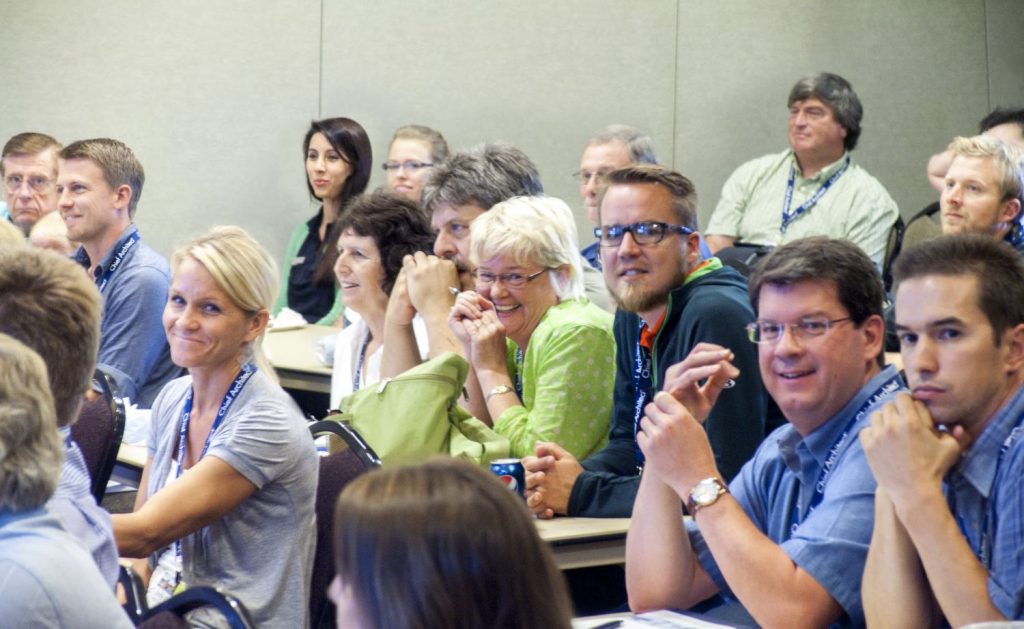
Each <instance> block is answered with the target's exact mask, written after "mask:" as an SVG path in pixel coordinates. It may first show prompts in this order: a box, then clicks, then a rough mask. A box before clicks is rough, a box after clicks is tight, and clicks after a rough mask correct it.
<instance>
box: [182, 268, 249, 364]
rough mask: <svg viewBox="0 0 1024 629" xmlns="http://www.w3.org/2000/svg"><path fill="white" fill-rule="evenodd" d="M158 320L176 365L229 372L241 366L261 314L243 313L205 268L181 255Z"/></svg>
mask: <svg viewBox="0 0 1024 629" xmlns="http://www.w3.org/2000/svg"><path fill="white" fill-rule="evenodd" d="M163 323H164V331H165V332H166V333H167V342H168V344H170V346H171V360H173V361H174V364H175V365H178V366H179V367H185V368H187V369H189V370H190V371H195V370H202V371H211V372H212V371H218V370H221V369H224V370H232V371H233V370H236V369H237V368H238V367H239V366H240V363H241V355H242V350H243V348H244V347H245V345H246V344H247V343H251V342H252V341H254V340H255V339H256V338H257V337H258V336H259V335H260V334H261V333H262V332H263V329H264V328H265V327H266V317H263V316H260V315H250V314H247V313H246V312H244V311H243V310H242V309H241V308H239V307H238V306H237V305H235V303H234V302H233V301H231V298H230V297H228V295H227V293H225V292H224V291H223V290H222V289H221V288H220V286H219V285H218V284H217V281H216V280H215V279H214V278H213V276H212V275H210V272H209V271H207V270H206V267H204V266H203V265H202V264H200V263H199V262H198V261H196V260H195V259H194V258H185V259H183V260H182V261H181V264H179V265H178V268H177V269H175V271H174V277H173V278H172V280H171V288H170V290H169V291H168V294H167V305H166V306H165V307H164V316H163Z"/></svg>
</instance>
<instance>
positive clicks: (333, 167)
mask: <svg viewBox="0 0 1024 629" xmlns="http://www.w3.org/2000/svg"><path fill="white" fill-rule="evenodd" d="M351 174H352V166H351V165H350V164H349V163H348V162H347V161H345V156H344V155H342V154H341V153H340V152H339V151H338V150H337V149H335V148H334V147H333V146H331V143H330V142H328V141H327V137H326V136H324V134H322V133H314V134H313V136H312V137H311V138H309V147H308V148H307V149H306V176H307V177H308V178H309V185H310V186H311V187H312V188H313V194H314V196H316V198H318V199H320V200H321V201H325V202H328V201H335V200H337V199H340V198H341V191H342V189H343V188H344V187H345V181H346V180H348V177H349V175H351Z"/></svg>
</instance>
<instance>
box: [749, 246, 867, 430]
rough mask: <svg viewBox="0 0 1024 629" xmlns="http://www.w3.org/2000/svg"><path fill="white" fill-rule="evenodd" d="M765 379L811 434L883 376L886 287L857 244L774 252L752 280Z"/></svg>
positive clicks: (755, 336) (754, 334)
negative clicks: (878, 373) (872, 378)
mask: <svg viewBox="0 0 1024 629" xmlns="http://www.w3.org/2000/svg"><path fill="white" fill-rule="evenodd" d="M749 291H750V301H751V303H752V304H753V306H754V313H755V314H756V315H757V321H755V322H754V323H752V324H751V325H750V326H749V327H748V330H749V332H750V338H751V340H752V341H754V342H755V343H757V344H758V356H759V362H760V365H761V379H762V380H763V381H764V385H765V387H766V388H767V389H768V393H769V394H770V395H771V396H772V398H773V399H774V400H775V402H776V403H777V404H778V405H779V408H780V409H781V410H782V413H783V414H784V415H785V416H786V419H788V420H789V421H790V423H792V424H793V426H794V427H795V428H796V429H797V431H799V432H800V433H801V434H803V435H805V436H806V435H807V434H809V433H810V432H813V431H814V429H816V428H817V427H819V426H820V425H822V424H823V423H824V422H826V421H828V419H830V418H831V417H832V416H833V415H835V414H836V413H838V412H839V410H840V409H842V408H843V406H845V405H846V403H847V402H848V401H849V400H850V399H851V398H853V396H854V395H856V394H857V392H858V391H859V390H860V389H861V387H863V386H864V385H865V384H866V383H867V381H868V380H870V379H871V377H872V376H874V375H875V374H876V373H877V372H878V367H879V364H880V363H879V361H880V358H881V352H882V337H883V332H884V324H883V322H882V299H883V295H884V294H883V290H882V282H881V279H880V278H879V276H878V272H877V271H876V270H875V266H874V264H873V263H872V262H871V259H870V258H868V257H867V255H866V254H865V253H864V252H863V251H862V250H861V249H860V248H859V247H857V245H855V244H853V243H851V242H849V241H847V240H838V239H831V238H827V237H825V236H812V237H809V238H802V239H800V240H796V241H794V242H791V243H789V244H786V245H783V246H782V247H779V248H778V249H776V250H774V251H773V252H772V253H771V254H770V255H769V256H768V257H767V258H765V260H764V263H763V264H761V265H760V266H759V267H758V268H757V269H756V270H755V271H754V273H753V275H752V276H751V278H750V286H749Z"/></svg>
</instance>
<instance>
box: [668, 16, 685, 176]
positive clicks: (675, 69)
mask: <svg viewBox="0 0 1024 629" xmlns="http://www.w3.org/2000/svg"><path fill="white" fill-rule="evenodd" d="M682 1H683V0H676V49H675V59H673V60H672V142H671V145H672V153H670V154H671V155H672V162H671V163H672V168H673V170H677V171H678V170H679V169H680V168H679V167H678V166H677V165H676V130H677V125H678V124H679V15H680V10H679V4H680V3H681V2H682Z"/></svg>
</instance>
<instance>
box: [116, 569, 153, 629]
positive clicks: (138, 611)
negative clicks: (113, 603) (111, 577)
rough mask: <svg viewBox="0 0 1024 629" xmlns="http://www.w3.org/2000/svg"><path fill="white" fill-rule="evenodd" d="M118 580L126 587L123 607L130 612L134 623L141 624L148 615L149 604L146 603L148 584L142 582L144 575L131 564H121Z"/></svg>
mask: <svg viewBox="0 0 1024 629" xmlns="http://www.w3.org/2000/svg"><path fill="white" fill-rule="evenodd" d="M117 582H118V583H120V584H121V587H122V588H123V589H124V597H125V601H124V604H123V605H121V607H122V608H123V609H124V612H125V613H126V614H128V618H129V619H130V620H131V621H132V624H133V625H137V624H139V622H141V621H142V617H143V616H145V615H146V610H148V609H149V606H148V605H147V604H146V586H145V585H143V584H142V577H140V576H139V574H138V573H137V572H135V570H133V569H132V568H131V566H126V565H124V564H121V572H120V574H118V576H117Z"/></svg>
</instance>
